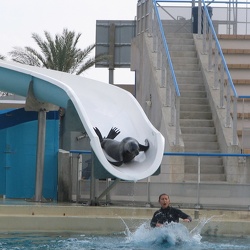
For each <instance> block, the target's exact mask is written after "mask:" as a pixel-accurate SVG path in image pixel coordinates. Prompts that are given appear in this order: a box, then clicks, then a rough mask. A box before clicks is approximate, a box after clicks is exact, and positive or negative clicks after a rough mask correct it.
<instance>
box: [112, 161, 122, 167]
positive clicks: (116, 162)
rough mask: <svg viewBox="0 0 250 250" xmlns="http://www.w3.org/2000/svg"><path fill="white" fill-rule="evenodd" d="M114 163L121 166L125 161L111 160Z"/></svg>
mask: <svg viewBox="0 0 250 250" xmlns="http://www.w3.org/2000/svg"><path fill="white" fill-rule="evenodd" d="M109 163H111V164H112V165H114V166H116V167H119V166H121V165H122V164H123V161H109Z"/></svg>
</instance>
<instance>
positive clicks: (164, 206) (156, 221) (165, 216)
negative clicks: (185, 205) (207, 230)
mask: <svg viewBox="0 0 250 250" xmlns="http://www.w3.org/2000/svg"><path fill="white" fill-rule="evenodd" d="M159 203H160V205H161V209H159V210H157V211H156V212H155V213H154V215H153V218H152V220H151V222H150V226H151V227H161V226H162V225H163V224H164V223H170V222H179V218H181V219H183V221H186V222H191V221H192V218H191V217H190V216H189V215H187V214H185V213H183V212H182V211H181V210H180V209H177V208H174V207H171V206H169V204H170V199H169V196H168V195H167V194H161V195H160V196H159Z"/></svg>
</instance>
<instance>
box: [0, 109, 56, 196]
mask: <svg viewBox="0 0 250 250" xmlns="http://www.w3.org/2000/svg"><path fill="white" fill-rule="evenodd" d="M20 116H21V117H20ZM25 116H27V117H26V118H25ZM10 117H12V119H14V120H15V121H16V123H15V122H13V121H11V119H10ZM34 119H37V113H36V112H25V111H24V110H21V112H20V110H18V112H16V113H12V116H8V118H7V119H6V120H5V119H4V120H5V121H6V122H5V123H8V125H9V127H5V128H4V125H3V124H2V129H1V130H0V135H1V134H3V135H5V142H4V143H3V141H2V140H1V142H0V148H1V147H6V145H7V147H8V149H9V153H8V154H1V156H0V164H1V166H2V162H4V161H5V164H7V165H8V166H9V167H8V168H6V184H5V190H3V189H4V187H3V186H2V185H1V186H0V193H1V194H6V197H7V198H32V197H33V196H34V194H35V178H36V150H37V126H38V123H37V120H34ZM0 120H1V118H0ZM25 121H26V122H25ZM15 124H16V125H15ZM0 126H1V125H0ZM2 144H5V146H1V145H2ZM58 147H59V121H58V115H57V112H49V113H48V114H47V122H46V142H45V161H44V184H43V196H44V197H45V198H47V199H57V162H58V160H57V153H58ZM1 152H2V150H1ZM1 166H0V175H1V173H2V172H4V170H2V167H1ZM0 178H1V177H0ZM0 180H1V179H0Z"/></svg>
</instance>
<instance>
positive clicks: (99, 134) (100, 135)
mask: <svg viewBox="0 0 250 250" xmlns="http://www.w3.org/2000/svg"><path fill="white" fill-rule="evenodd" d="M94 130H95V132H96V134H97V135H98V137H99V140H100V142H102V141H103V138H102V134H101V132H100V130H99V129H98V128H97V127H94Z"/></svg>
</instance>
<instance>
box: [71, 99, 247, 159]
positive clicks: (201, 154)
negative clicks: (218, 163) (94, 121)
mask: <svg viewBox="0 0 250 250" xmlns="http://www.w3.org/2000/svg"><path fill="white" fill-rule="evenodd" d="M249 98H250V97H249ZM69 152H70V153H71V154H92V151H91V150H70V151H69ZM163 155H164V156H198V157H200V156H201V157H204V156H209V157H218V156H220V157H250V154H224V153H204V152H164V153H163Z"/></svg>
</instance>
